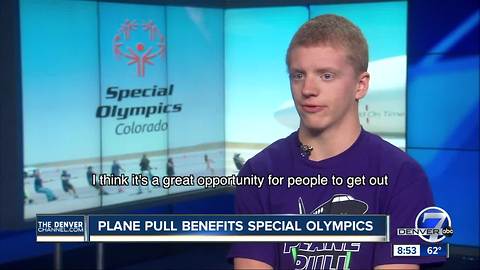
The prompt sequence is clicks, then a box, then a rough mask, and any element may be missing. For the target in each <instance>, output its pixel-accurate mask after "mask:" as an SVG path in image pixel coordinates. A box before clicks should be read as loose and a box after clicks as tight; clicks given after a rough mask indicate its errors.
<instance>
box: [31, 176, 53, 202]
mask: <svg viewBox="0 0 480 270" xmlns="http://www.w3.org/2000/svg"><path fill="white" fill-rule="evenodd" d="M33 177H34V178H35V180H34V182H33V186H34V189H35V192H37V193H43V194H45V196H46V197H47V201H49V202H51V201H55V200H56V199H57V197H56V196H55V194H53V192H52V190H51V189H49V188H46V187H44V186H43V179H42V178H41V177H40V171H39V170H35V172H34V173H33Z"/></svg>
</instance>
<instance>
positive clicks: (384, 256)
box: [228, 15, 435, 269]
mask: <svg viewBox="0 0 480 270" xmlns="http://www.w3.org/2000/svg"><path fill="white" fill-rule="evenodd" d="M286 64H287V69H288V75H289V78H290V89H291V93H292V97H293V101H294V103H295V107H296V110H297V112H298V115H299V116H300V126H299V128H298V130H297V131H295V132H293V133H292V134H291V135H289V136H288V137H286V138H283V139H280V140H278V141H276V142H274V143H273V144H271V145H270V146H268V147H266V148H265V149H264V150H262V151H261V152H260V153H258V154H257V155H255V156H254V157H253V158H251V159H249V160H248V161H247V162H246V163H245V165H244V166H243V167H242V169H241V170H240V172H239V176H250V175H252V174H255V175H258V176H265V177H268V175H270V174H271V175H273V176H283V177H285V179H286V178H287V177H288V176H318V175H322V176H328V177H329V178H330V177H331V176H332V175H335V176H337V177H342V178H343V179H347V177H356V176H360V177H361V176H363V175H364V176H366V177H367V179H369V177H376V178H378V179H379V180H381V179H383V180H381V181H383V183H384V185H368V184H367V185H365V186H356V187H354V188H348V187H347V185H346V181H345V182H344V184H343V185H338V186H334V185H332V184H329V185H326V186H315V187H313V188H310V187H305V186H296V187H293V188H289V189H287V187H286V181H284V182H283V185H281V186H269V185H265V186H264V187H262V188H256V187H251V186H238V187H237V188H236V191H235V209H236V212H237V213H238V214H252V215H253V214H314V215H317V214H387V215H390V224H391V231H390V240H391V243H314V242H312V243H304V242H302V243H234V244H232V248H231V250H230V253H229V255H228V257H229V259H233V262H234V267H235V269H272V268H273V269H374V268H375V269H418V268H419V264H422V263H427V262H431V261H432V260H435V259H425V258H418V257H409V258H407V257H403V258H398V257H392V256H391V254H392V250H391V244H405V243H408V244H413V243H420V238H419V237H417V236H413V237H409V236H397V234H396V231H397V230H396V229H397V228H401V227H403V228H414V227H415V217H416V215H417V214H418V213H419V212H420V211H421V210H422V209H423V208H425V207H428V206H432V205H433V198H432V192H431V189H430V186H429V183H428V180H427V177H426V176H425V173H424V172H423V170H422V168H421V167H420V166H419V164H417V162H415V161H414V160H413V159H412V158H410V157H409V156H408V155H407V154H406V153H404V152H403V151H401V150H400V149H398V148H396V147H395V146H393V145H391V144H390V143H388V142H386V141H384V140H383V139H382V138H380V137H379V136H377V135H374V134H372V133H369V132H367V131H365V130H364V129H363V128H362V126H361V125H360V121H359V114H358V103H359V100H360V99H362V98H363V97H364V96H365V95H366V94H367V90H368V87H369V81H370V74H369V73H368V72H367V67H368V46H367V42H366V40H365V38H364V36H363V34H362V32H361V31H360V29H359V28H358V27H357V26H355V25H354V24H353V23H351V22H350V21H348V20H347V19H345V18H344V17H341V16H337V15H322V16H318V17H315V18H313V19H311V20H309V21H308V22H306V23H305V24H303V25H302V26H301V27H300V28H299V30H298V31H297V32H296V33H295V35H294V36H293V39H292V40H291V42H290V45H289V47H288V50H287V53H286ZM386 180H388V185H387V184H385V182H386ZM381 181H379V183H380V182H381ZM429 260H430V261H429Z"/></svg>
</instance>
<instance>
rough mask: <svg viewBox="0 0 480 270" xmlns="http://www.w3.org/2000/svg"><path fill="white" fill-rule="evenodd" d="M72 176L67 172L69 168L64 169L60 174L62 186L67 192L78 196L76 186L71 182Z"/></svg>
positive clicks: (75, 196)
mask: <svg viewBox="0 0 480 270" xmlns="http://www.w3.org/2000/svg"><path fill="white" fill-rule="evenodd" d="M71 177H72V176H71V175H70V174H69V173H68V172H67V170H63V171H62V174H61V175H60V179H61V180H62V188H63V191H65V192H66V193H71V194H72V195H73V197H74V198H78V195H77V191H76V190H75V187H74V186H73V185H72V183H70V178H71Z"/></svg>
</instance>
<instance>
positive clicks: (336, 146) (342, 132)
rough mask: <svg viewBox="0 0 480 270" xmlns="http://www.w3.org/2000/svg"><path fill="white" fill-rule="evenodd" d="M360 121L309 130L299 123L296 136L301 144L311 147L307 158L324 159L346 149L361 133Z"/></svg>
mask: <svg viewBox="0 0 480 270" xmlns="http://www.w3.org/2000/svg"><path fill="white" fill-rule="evenodd" d="M361 130H362V129H361V127H360V123H359V122H356V124H354V125H348V126H344V127H341V126H332V127H329V128H327V129H324V130H309V129H307V128H306V127H304V126H302V124H300V129H299V132H298V138H299V139H300V142H301V143H302V144H306V145H309V146H312V147H313V151H312V152H311V153H310V156H309V159H310V160H314V161H320V160H324V159H327V158H330V157H333V156H336V155H338V154H340V153H342V152H344V151H345V150H347V149H348V148H349V147H350V146H352V145H353V143H354V142H355V141H356V140H357V138H358V137H359V136H360V133H361Z"/></svg>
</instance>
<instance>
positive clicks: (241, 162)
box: [233, 153, 245, 170]
mask: <svg viewBox="0 0 480 270" xmlns="http://www.w3.org/2000/svg"><path fill="white" fill-rule="evenodd" d="M233 163H234V164H235V167H236V168H237V170H240V169H242V167H243V165H244V164H245V160H244V159H243V158H242V157H241V156H240V153H235V154H233Z"/></svg>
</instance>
